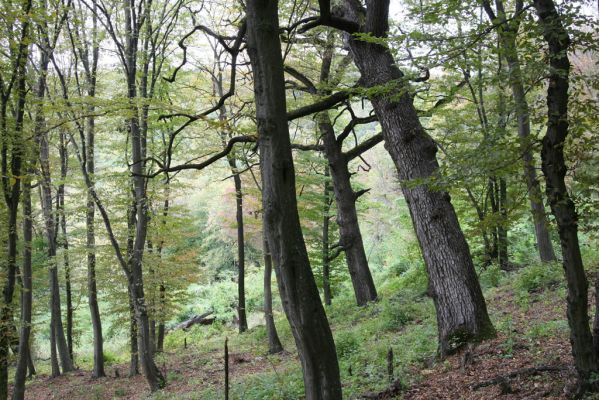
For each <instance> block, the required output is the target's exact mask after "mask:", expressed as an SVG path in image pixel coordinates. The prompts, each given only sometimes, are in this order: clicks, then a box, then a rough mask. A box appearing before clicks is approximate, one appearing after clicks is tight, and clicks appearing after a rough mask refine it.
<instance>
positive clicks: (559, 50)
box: [534, 0, 599, 391]
mask: <svg viewBox="0 0 599 400" xmlns="http://www.w3.org/2000/svg"><path fill="white" fill-rule="evenodd" d="M534 6H535V8H536V10H537V14H538V16H539V25H540V26H541V27H542V29H543V36H544V38H545V40H546V41H547V44H548V45H549V64H550V74H549V85H548V88H547V109H548V113H547V132H546V134H545V137H544V138H543V148H542V152H541V158H542V169H543V174H544V175H545V181H546V194H547V198H548V199H549V205H550V206H551V211H552V213H553V215H554V216H555V220H556V222H557V228H558V232H559V237H560V242H561V248H562V256H563V261H562V262H563V266H564V271H565V274H566V281H567V284H568V298H567V302H568V311H567V314H568V323H569V325H570V343H571V344H572V355H573V357H574V363H575V365H576V370H577V372H578V375H579V378H580V389H581V391H584V390H586V389H597V388H596V383H595V385H593V386H595V387H594V388H591V387H590V384H591V382H590V381H591V380H592V379H593V375H594V374H596V373H597V372H599V368H598V367H599V365H598V364H599V363H598V361H599V360H598V359H597V356H596V354H597V353H596V350H595V351H593V336H592V334H591V330H590V328H589V315H588V299H587V294H588V282H587V278H586V275H585V271H584V266H583V264H582V257H581V254H580V246H579V243H578V224H577V220H578V215H577V213H576V209H575V206H574V202H573V201H572V199H571V198H570V195H569V194H568V188H567V186H566V183H565V181H564V177H565V175H566V171H567V167H566V163H565V160H564V143H565V140H566V137H567V136H568V86H569V82H568V80H569V78H568V77H569V72H570V61H569V59H568V48H569V45H570V39H569V37H568V33H567V31H566V30H565V28H564V26H563V25H562V20H561V18H560V16H559V14H558V12H557V10H556V8H555V4H554V3H553V1H552V0H535V1H534Z"/></svg>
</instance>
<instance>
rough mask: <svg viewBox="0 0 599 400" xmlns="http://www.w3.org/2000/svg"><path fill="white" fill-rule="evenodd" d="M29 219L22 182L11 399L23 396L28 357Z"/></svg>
mask: <svg viewBox="0 0 599 400" xmlns="http://www.w3.org/2000/svg"><path fill="white" fill-rule="evenodd" d="M32 228H33V224H32V220H31V183H30V182H28V181H26V182H24V183H23V267H22V269H21V328H20V332H19V350H18V353H17V354H18V358H17V368H16V371H15V381H14V385H13V393H12V398H13V400H23V399H24V398H25V378H26V375H27V367H28V361H29V358H30V350H31V349H30V348H29V337H30V334H31V312H32V300H33V296H32V288H33V286H32V279H31V277H32V269H31V239H32V233H33V229H32Z"/></svg>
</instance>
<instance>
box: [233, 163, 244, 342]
mask: <svg viewBox="0 0 599 400" xmlns="http://www.w3.org/2000/svg"><path fill="white" fill-rule="evenodd" d="M229 166H230V167H231V171H232V172H233V182H235V218H236V220H237V298H238V301H237V315H238V318H239V333H243V332H245V331H247V329H248V322H247V316H246V312H245V241H244V233H243V193H242V192H241V177H240V176H239V172H238V171H237V162H236V161H235V158H233V157H229Z"/></svg>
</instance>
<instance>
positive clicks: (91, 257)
mask: <svg viewBox="0 0 599 400" xmlns="http://www.w3.org/2000/svg"><path fill="white" fill-rule="evenodd" d="M92 88H95V78H94V81H93V85H92ZM93 95H95V89H93V91H92V92H91V93H90V96H92V97H93ZM91 111H92V112H93V109H92V110H91ZM86 142H87V143H86V144H87V146H86V152H87V154H86V165H85V166H84V167H83V168H85V169H86V170H87V173H88V174H89V176H90V177H93V176H94V173H95V119H94V118H93V117H90V118H88V120H87V137H86ZM92 179H93V178H92ZM92 186H93V181H92ZM95 215H96V207H95V203H94V199H93V197H92V195H91V192H90V190H88V192H87V208H86V213H85V227H86V231H87V235H86V245H87V301H88V304H89V313H90V317H91V322H92V333H93V341H94V368H93V371H92V377H93V378H101V377H103V376H106V373H105V371H104V338H103V335H102V319H101V316H100V306H99V305H98V286H97V283H96V234H95V230H96V229H95V224H94V220H95Z"/></svg>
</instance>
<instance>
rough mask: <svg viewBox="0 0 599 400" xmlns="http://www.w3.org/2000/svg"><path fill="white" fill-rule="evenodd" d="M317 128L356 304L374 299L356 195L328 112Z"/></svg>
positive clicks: (322, 117) (341, 244)
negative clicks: (329, 173)
mask: <svg viewBox="0 0 599 400" xmlns="http://www.w3.org/2000/svg"><path fill="white" fill-rule="evenodd" d="M319 117H320V120H319V122H318V127H319V130H320V132H321V134H322V139H323V143H324V148H325V154H326V156H327V160H328V163H329V168H330V172H331V178H332V181H333V192H334V193H335V201H336V203H337V225H339V245H340V246H341V248H342V249H343V250H344V252H345V259H346V261H347V267H348V268H349V275H350V277H351V281H352V285H353V288H354V295H355V297H356V302H357V303H358V305H359V306H362V305H365V304H366V303H368V302H369V301H375V300H376V298H377V293H376V287H375V286H374V281H373V279H372V274H371V273H370V269H369V268H368V259H367V257H366V251H365V250H364V243H363V241H362V232H360V225H359V223H358V211H357V210H356V200H357V198H358V197H357V195H356V193H355V192H354V191H353V189H352V187H351V180H350V179H351V174H350V172H349V167H348V162H349V160H348V159H347V157H346V156H345V155H344V154H343V153H342V152H341V145H340V143H338V142H337V139H336V138H335V131H334V129H333V125H332V124H331V121H330V119H329V116H328V114H324V113H323V114H321V115H320V116H319Z"/></svg>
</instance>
